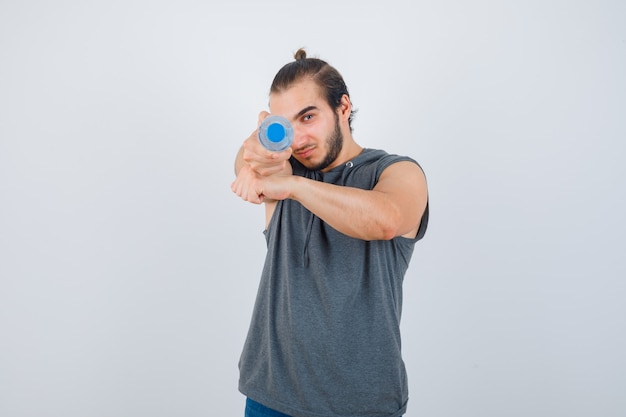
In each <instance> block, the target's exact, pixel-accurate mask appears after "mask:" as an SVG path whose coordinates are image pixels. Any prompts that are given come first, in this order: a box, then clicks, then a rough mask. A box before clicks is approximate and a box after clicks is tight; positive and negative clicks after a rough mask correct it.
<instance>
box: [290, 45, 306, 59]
mask: <svg viewBox="0 0 626 417" xmlns="http://www.w3.org/2000/svg"><path fill="white" fill-rule="evenodd" d="M293 57H294V58H295V59H296V61H299V60H301V59H306V51H305V50H304V48H300V49H298V50H297V51H296V53H295V54H293Z"/></svg>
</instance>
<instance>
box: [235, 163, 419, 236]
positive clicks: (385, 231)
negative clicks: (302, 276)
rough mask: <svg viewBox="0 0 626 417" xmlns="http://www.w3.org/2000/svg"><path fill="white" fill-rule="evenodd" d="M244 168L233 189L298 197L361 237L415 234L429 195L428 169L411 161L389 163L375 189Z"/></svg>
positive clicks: (257, 195)
mask: <svg viewBox="0 0 626 417" xmlns="http://www.w3.org/2000/svg"><path fill="white" fill-rule="evenodd" d="M244 171H246V173H244V174H245V175H243V176H242V177H247V178H248V181H245V182H240V183H238V181H236V182H235V183H233V191H234V192H235V193H237V194H238V195H239V196H240V197H241V198H243V199H244V200H246V201H250V202H253V203H261V202H262V201H263V200H264V199H266V198H271V199H273V200H283V199H286V198H291V199H294V200H296V201H299V202H300V203H301V204H302V205H303V206H305V207H306V208H307V209H309V210H310V211H311V212H313V213H314V214H315V215H317V216H318V217H320V218H321V219H322V220H324V221H325V222H326V223H328V224H329V225H330V226H332V227H333V228H335V229H337V230H339V231H340V232H342V233H344V234H346V235H348V236H351V237H355V238H358V239H363V240H386V239H392V238H394V237H396V236H405V237H415V235H416V234H417V230H418V228H419V224H420V220H421V217H422V214H423V212H424V209H425V207H426V202H427V199H428V196H427V186H426V179H425V177H424V174H423V172H422V170H421V169H420V168H419V167H418V166H417V165H415V164H414V163H412V162H398V163H395V164H392V165H391V166H389V167H388V168H387V169H385V170H384V171H383V173H382V175H381V177H380V179H379V181H378V183H377V184H376V186H375V187H374V189H373V190H362V189H358V188H352V187H344V186H338V185H333V184H327V183H323V182H319V181H314V180H310V179H307V178H304V177H299V176H282V175H276V176H272V177H261V176H259V175H258V174H255V173H253V172H252V171H250V170H244ZM238 180H239V178H238Z"/></svg>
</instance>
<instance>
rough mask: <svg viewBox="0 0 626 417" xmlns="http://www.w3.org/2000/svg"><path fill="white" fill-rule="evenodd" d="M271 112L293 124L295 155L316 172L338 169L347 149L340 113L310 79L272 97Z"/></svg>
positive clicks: (292, 146)
mask: <svg viewBox="0 0 626 417" xmlns="http://www.w3.org/2000/svg"><path fill="white" fill-rule="evenodd" d="M270 111H271V113H272V114H278V115H281V116H283V117H286V118H287V119H288V120H289V121H290V122H291V123H292V125H293V128H294V139H293V143H292V144H291V148H292V150H293V156H294V158H296V159H297V160H298V161H299V162H300V163H301V164H303V165H304V166H305V167H307V168H309V169H312V170H320V171H323V170H325V169H326V170H328V169H331V168H334V165H333V163H334V162H335V160H336V159H337V156H338V155H339V153H340V151H341V148H342V147H343V135H342V133H341V128H340V125H339V118H338V116H337V113H336V112H335V111H333V109H332V108H331V107H330V106H329V105H328V103H327V102H326V99H325V98H324V97H323V96H322V95H321V92H320V89H319V87H318V86H317V85H316V84H315V82H313V81H312V80H310V79H304V80H302V81H299V82H297V83H295V84H294V85H293V86H291V87H289V88H288V89H287V90H284V91H281V92H279V93H273V94H271V95H270Z"/></svg>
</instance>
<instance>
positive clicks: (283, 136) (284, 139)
mask: <svg viewBox="0 0 626 417" xmlns="http://www.w3.org/2000/svg"><path fill="white" fill-rule="evenodd" d="M259 141H260V142H261V145H263V147H264V148H265V149H267V150H270V151H273V152H280V151H284V150H285V149H287V148H289V147H290V146H291V142H293V126H291V123H289V120H287V119H285V118H284V117H282V116H276V115H273V116H268V117H266V118H265V120H263V121H262V122H261V126H259Z"/></svg>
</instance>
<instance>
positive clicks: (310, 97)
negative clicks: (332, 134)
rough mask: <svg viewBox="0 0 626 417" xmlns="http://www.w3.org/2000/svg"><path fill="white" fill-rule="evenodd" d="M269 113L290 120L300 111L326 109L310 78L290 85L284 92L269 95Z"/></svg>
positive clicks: (320, 94)
mask: <svg viewBox="0 0 626 417" xmlns="http://www.w3.org/2000/svg"><path fill="white" fill-rule="evenodd" d="M269 104H270V113H272V114H280V115H283V116H285V117H287V118H290V117H292V116H294V115H295V114H297V113H298V112H299V111H300V110H302V109H304V108H306V107H309V106H315V107H318V108H323V107H324V106H326V107H328V104H326V100H325V99H324V97H323V95H322V91H321V89H320V87H319V86H318V85H317V84H316V83H315V81H313V80H311V79H310V78H305V79H303V80H301V81H298V82H296V83H294V84H293V85H291V86H290V87H289V88H287V89H286V90H282V91H279V92H276V93H272V94H270V103H269Z"/></svg>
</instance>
